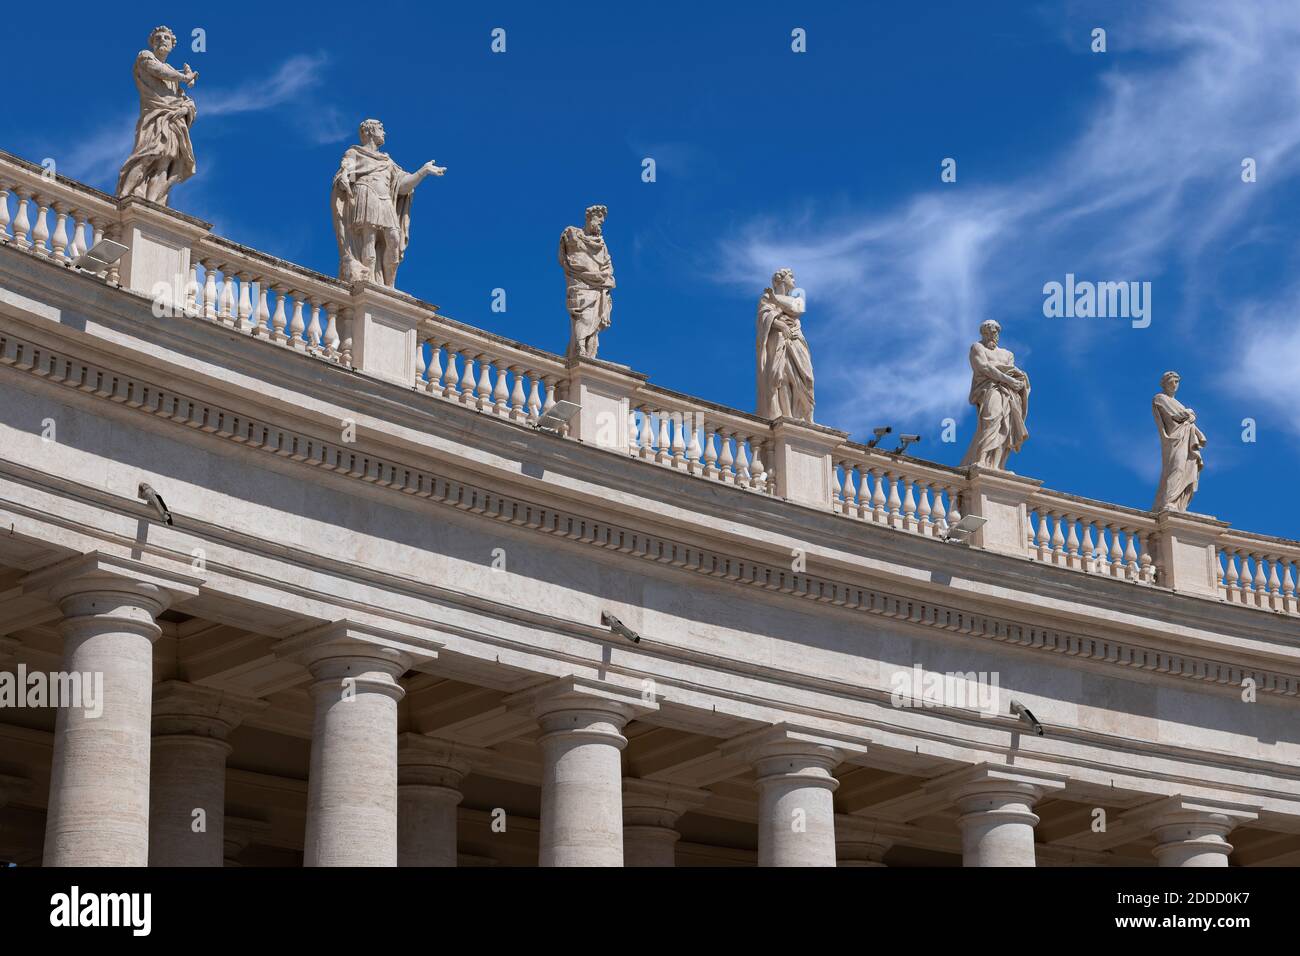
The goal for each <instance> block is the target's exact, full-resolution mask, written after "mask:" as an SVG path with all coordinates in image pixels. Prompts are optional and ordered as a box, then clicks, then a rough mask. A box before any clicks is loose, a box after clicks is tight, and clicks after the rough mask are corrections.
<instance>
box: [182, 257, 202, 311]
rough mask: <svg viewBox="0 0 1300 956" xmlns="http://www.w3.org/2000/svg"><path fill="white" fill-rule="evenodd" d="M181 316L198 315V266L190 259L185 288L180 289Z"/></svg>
mask: <svg viewBox="0 0 1300 956" xmlns="http://www.w3.org/2000/svg"><path fill="white" fill-rule="evenodd" d="M181 314H182V315H187V316H190V317H193V316H197V315H198V314H199V264H198V262H197V261H195V260H194V259H190V267H189V270H188V272H187V273H186V275H185V287H184V288H183V289H181Z"/></svg>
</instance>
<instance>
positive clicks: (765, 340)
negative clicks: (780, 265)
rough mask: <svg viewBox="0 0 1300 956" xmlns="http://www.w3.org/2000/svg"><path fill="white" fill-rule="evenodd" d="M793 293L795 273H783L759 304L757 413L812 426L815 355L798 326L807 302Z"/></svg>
mask: <svg viewBox="0 0 1300 956" xmlns="http://www.w3.org/2000/svg"><path fill="white" fill-rule="evenodd" d="M793 291H794V273H793V272H791V271H790V270H789V269H780V270H778V271H777V272H776V273H775V274H774V275H773V276H772V287H771V288H770V289H764V290H763V294H762V296H760V297H759V300H758V371H757V375H756V379H757V382H758V409H757V413H758V414H759V415H762V416H763V417H764V418H793V419H796V420H797V421H803V422H812V420H813V405H814V403H815V400H814V398H813V369H812V353H811V352H809V350H808V340H807V339H805V338H804V337H803V329H802V328H800V325H799V317H800V316H801V315H803V311H804V300H803V297H802V296H797V295H792V294H791V293H792V292H793Z"/></svg>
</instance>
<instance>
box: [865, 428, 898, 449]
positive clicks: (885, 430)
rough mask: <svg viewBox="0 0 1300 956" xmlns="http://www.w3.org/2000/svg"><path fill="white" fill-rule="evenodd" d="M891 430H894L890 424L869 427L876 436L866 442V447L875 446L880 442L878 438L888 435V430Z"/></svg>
mask: <svg viewBox="0 0 1300 956" xmlns="http://www.w3.org/2000/svg"><path fill="white" fill-rule="evenodd" d="M893 430H894V428H893V426H892V425H886V426H885V427H884V428H873V429H871V431H872V432H873V433H874V434H875V436H876V437H875V438H873V439H871V441H869V442H867V447H868V448H875V447H876V445H878V444H879V443H880V439H882V438H884V437H885V436H886V435H888V434H889V433H890V432H892V431H893Z"/></svg>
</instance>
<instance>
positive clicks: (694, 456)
mask: <svg viewBox="0 0 1300 956" xmlns="http://www.w3.org/2000/svg"><path fill="white" fill-rule="evenodd" d="M684 421H687V422H689V424H690V438H689V440H688V441H687V442H686V460H687V461H688V462H690V463H691V465H692V468H691V474H693V475H698V474H699V473H700V472H701V471H702V470H703V464H704V463H703V462H702V461H701V460H700V459H701V457H702V456H703V454H704V449H703V448H701V447H700V430H701V429H702V428H703V422H702V421H698V420H697V416H695V415H691V416H688V417H687V418H686V419H684Z"/></svg>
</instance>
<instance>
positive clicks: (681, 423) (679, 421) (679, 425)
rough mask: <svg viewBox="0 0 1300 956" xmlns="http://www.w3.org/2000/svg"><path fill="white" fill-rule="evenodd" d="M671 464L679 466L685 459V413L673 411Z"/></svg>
mask: <svg viewBox="0 0 1300 956" xmlns="http://www.w3.org/2000/svg"><path fill="white" fill-rule="evenodd" d="M672 417H673V464H674V465H676V466H678V467H680V466H681V465H682V463H683V462H684V461H685V460H686V454H685V453H686V441H685V434H686V414H685V413H684V412H673V416H672Z"/></svg>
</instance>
